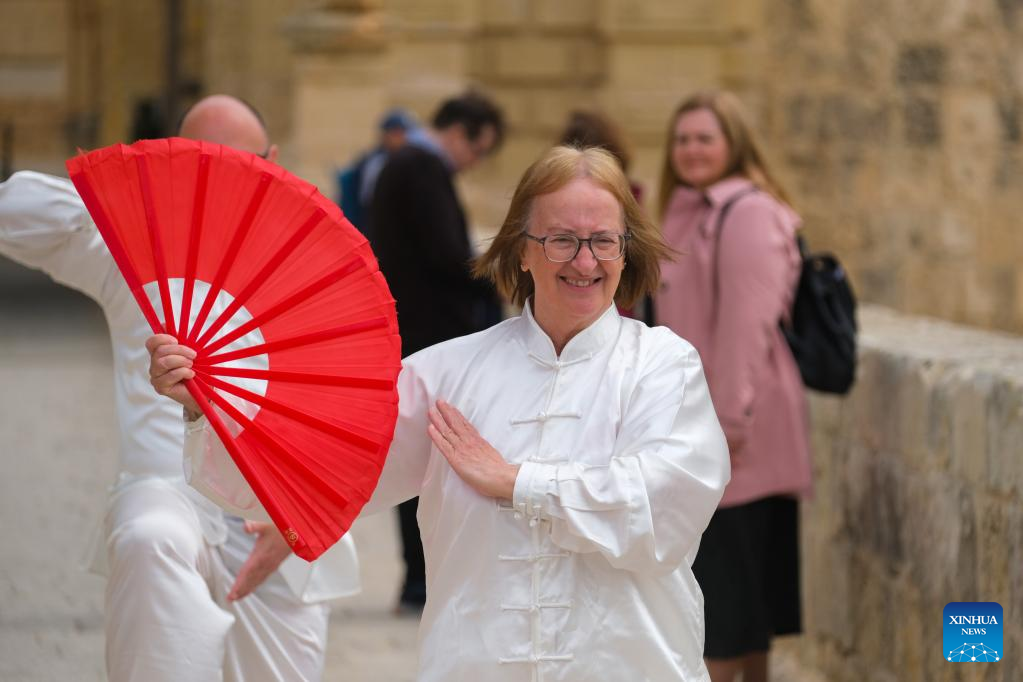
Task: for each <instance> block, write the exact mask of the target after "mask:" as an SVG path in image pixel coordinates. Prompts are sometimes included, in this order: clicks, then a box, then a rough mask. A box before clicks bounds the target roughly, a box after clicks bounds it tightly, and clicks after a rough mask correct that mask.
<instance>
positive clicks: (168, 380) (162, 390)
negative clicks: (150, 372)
mask: <svg viewBox="0 0 1023 682" xmlns="http://www.w3.org/2000/svg"><path fill="white" fill-rule="evenodd" d="M194 378H195V371H194V370H193V369H191V368H190V367H179V368H177V369H172V370H171V371H169V372H164V373H163V374H161V375H160V376H156V377H152V378H151V379H150V380H149V383H150V384H152V385H153V388H154V389H156V392H157V393H159V394H160V395H168V394H169V393H170V392H171V391H172V390H173V389H174V387H175V386H177V385H178V384H180V383H181V382H182V381H188V380H189V379H194Z"/></svg>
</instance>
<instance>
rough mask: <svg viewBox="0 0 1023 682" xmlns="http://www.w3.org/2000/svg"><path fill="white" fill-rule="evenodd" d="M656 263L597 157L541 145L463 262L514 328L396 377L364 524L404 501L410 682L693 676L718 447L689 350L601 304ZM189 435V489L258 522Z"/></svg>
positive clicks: (647, 235) (655, 272)
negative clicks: (419, 611) (703, 542)
mask: <svg viewBox="0 0 1023 682" xmlns="http://www.w3.org/2000/svg"><path fill="white" fill-rule="evenodd" d="M666 252H667V249H666V247H665V245H664V243H663V241H662V240H661V237H660V234H659V231H658V230H657V229H656V228H655V227H654V226H653V225H652V224H650V223H649V222H648V221H647V220H646V219H645V218H644V217H643V214H642V212H641V210H640V208H639V206H638V205H637V204H636V202H635V200H634V199H633V197H632V194H631V192H630V191H629V184H628V181H627V180H626V179H625V177H624V176H623V175H622V173H621V171H620V170H619V168H618V165H617V164H616V162H615V161H614V159H613V158H612V157H611V156H610V155H608V154H607V153H605V152H603V151H600V150H596V149H585V150H577V149H570V148H566V147H556V148H554V149H553V150H551V151H550V152H548V153H547V154H546V155H545V156H544V157H543V158H541V159H540V160H539V161H537V162H536V163H534V164H533V165H532V166H531V167H530V168H529V169H528V170H527V171H526V173H525V175H524V176H523V178H522V180H521V181H520V183H519V186H518V188H517V190H516V192H515V195H514V197H513V199H512V203H511V207H510V209H509V213H508V216H507V218H506V219H505V222H504V224H503V225H502V227H501V230H500V233H499V234H498V236H497V238H496V239H495V241H494V243H493V245H492V246H491V248H490V250H489V251H488V253H487V254H486V255H484V256H483V257H482V258H481V259H480V261H479V263H478V264H477V272H478V273H479V274H480V275H483V276H487V277H490V278H491V279H492V280H493V281H494V282H495V283H496V285H497V286H498V288H499V289H500V290H501V291H502V293H503V294H504V295H506V296H507V297H509V298H510V299H512V300H513V301H515V302H517V303H520V304H523V306H524V308H523V312H522V314H521V315H520V316H519V317H517V318H514V319H511V320H507V321H505V322H503V323H501V324H498V325H497V326H495V327H492V328H490V329H488V330H486V331H484V332H480V333H478V334H473V335H471V336H465V337H462V338H459V339H454V340H452V341H448V342H445V343H441V344H438V345H436V346H433V347H431V348H427V349H425V350H423V351H421V352H419V353H416V354H415V355H412V356H411V357H409V358H407V359H406V360H405V365H404V369H403V370H402V373H401V376H400V378H399V393H400V396H401V398H400V415H399V418H398V424H397V428H396V429H395V438H394V442H393V444H392V446H391V449H390V452H389V454H388V458H387V463H386V465H385V467H384V471H383V475H382V476H381V479H380V484H379V486H378V488H377V490H376V493H375V494H374V496H373V499H372V500H371V501H370V503H369V505H368V506H367V508H366V511H367V512H371V511H375V510H379V509H382V508H386V507H390V506H392V505H394V504H397V503H399V502H401V501H402V500H405V499H408V498H410V497H412V496H414V495H419V496H420V503H419V505H420V506H419V524H420V527H421V529H422V536H423V546H424V549H425V554H426V567H427V594H428V595H429V599H428V601H427V603H426V609H425V611H424V612H423V620H422V627H421V634H420V661H419V664H420V673H419V679H421V680H429V681H435V680H436V681H440V680H443V681H445V682H451V681H455V680H466V681H469V680H472V681H473V682H475V681H477V680H488V681H490V682H505V681H507V682H513V681H515V682H519V681H521V682H525V681H528V680H536V681H540V680H545V681H550V680H579V681H583V680H597V679H602V680H630V682H631V681H639V680H656V681H657V682H663V681H665V680H708V679H709V678H708V677H707V672H706V669H705V668H704V664H703V598H702V596H701V594H700V589H699V587H698V586H697V584H696V581H695V580H694V578H693V574H692V571H691V570H690V566H691V564H692V562H693V558H694V557H695V555H696V551H697V549H698V547H699V540H700V535H701V533H702V532H703V530H704V528H705V526H706V525H707V522H708V520H709V519H710V516H711V514H712V513H713V511H714V509H715V507H716V506H717V503H718V500H719V498H720V497H721V494H722V491H723V490H724V487H725V484H726V483H727V482H728V477H729V463H728V450H727V446H726V444H725V439H724V436H723V435H722V432H721V428H720V426H719V424H718V421H717V417H716V416H715V414H714V408H713V406H712V405H711V401H710V396H709V394H708V392H707V383H706V381H705V379H704V375H703V368H702V366H701V364H700V359H699V357H698V355H697V353H696V351H695V350H694V349H693V347H692V346H690V345H689V343H687V342H686V341H684V340H682V339H680V338H679V337H678V336H676V335H674V334H673V333H672V332H670V331H668V330H667V329H664V328H656V329H650V328H648V327H646V326H645V325H643V324H642V323H640V322H637V321H635V320H630V319H623V318H622V317H620V316H619V314H618V312H617V310H616V308H615V305H614V302H615V301H616V300H617V302H618V303H620V304H623V305H626V306H627V305H630V304H631V303H632V302H633V301H634V300H635V299H636V298H638V297H639V296H642V295H643V294H645V293H647V292H649V291H651V290H653V289H654V288H655V287H656V285H657V282H658V277H659V264H658V261H659V260H660V259H661V258H663V257H664V256H665V254H666ZM437 304H438V305H443V304H444V302H443V301H438V302H437ZM149 346H150V349H151V350H152V351H153V360H152V374H153V376H154V379H153V384H154V386H155V387H156V389H157V390H158V391H159V392H160V393H162V394H164V395H170V396H171V397H174V398H176V399H179V400H180V401H181V402H183V403H184V404H185V405H186V407H187V408H189V410H191V411H192V412H193V413H195V412H198V409H197V408H198V406H197V405H196V404H195V403H194V402H191V401H190V398H189V397H188V395H187V392H186V391H184V389H183V386H182V385H180V382H181V380H182V379H185V378H188V377H190V376H191V372H192V370H191V369H190V365H191V361H190V359H189V358H188V355H189V353H190V351H187V349H184V347H182V346H178V345H176V344H175V343H174V342H173V339H172V338H171V337H167V336H160V337H153V338H152V339H150V343H149ZM188 430H189V437H188V442H187V444H186V457H187V458H188V459H189V460H190V462H189V463H190V467H191V471H192V480H191V482H192V485H194V486H196V487H197V488H198V489H200V490H201V491H203V492H204V493H206V494H207V495H209V496H210V497H213V498H215V499H217V500H219V501H220V502H221V503H222V504H224V503H226V504H227V506H229V507H230V508H231V509H232V510H233V511H235V512H238V513H242V514H247V515H251V514H258V513H259V512H261V511H262V510H261V509H260V508H259V503H258V501H257V500H256V499H255V497H254V496H253V494H252V492H251V490H250V489H249V488H248V486H247V485H246V484H245V481H244V480H243V479H242V478H241V476H240V475H238V474H237V470H236V469H234V467H233V466H232V465H231V462H230V459H229V458H228V456H227V454H226V453H225V451H224V450H223V448H222V447H221V446H220V444H219V442H218V441H217V439H216V438H215V437H212V436H211V434H210V432H209V430H208V428H207V427H206V425H205V419H199V420H197V421H195V422H193V423H192V424H190V425H189V429H188ZM225 472H226V473H225Z"/></svg>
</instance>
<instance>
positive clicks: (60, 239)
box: [0, 171, 122, 304]
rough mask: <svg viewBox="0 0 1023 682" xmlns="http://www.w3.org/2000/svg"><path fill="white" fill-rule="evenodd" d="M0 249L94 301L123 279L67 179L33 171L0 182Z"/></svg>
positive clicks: (106, 294) (102, 298)
mask: <svg viewBox="0 0 1023 682" xmlns="http://www.w3.org/2000/svg"><path fill="white" fill-rule="evenodd" d="M0 254H3V255H4V256H7V257H8V258H11V259H12V260H14V261H17V262H18V263H21V264H22V265H26V266H28V267H30V268H35V269H37V270H42V271H43V272H45V273H46V274H48V275H49V276H50V277H52V278H53V279H54V281H56V282H59V283H61V284H64V285H67V286H69V287H72V288H74V289H77V290H79V291H81V292H82V293H84V294H86V295H87V296H89V297H91V298H93V299H94V300H96V301H97V302H99V303H101V304H102V303H103V301H104V300H105V299H107V298H109V297H110V296H111V294H112V292H113V290H114V287H116V286H117V285H119V284H121V283H122V280H121V277H120V274H119V273H118V272H117V268H116V266H115V265H114V261H113V258H111V257H110V252H109V251H108V250H107V247H106V244H104V243H103V239H102V238H101V237H100V235H99V232H98V231H97V230H96V227H95V225H94V224H93V222H92V219H91V218H90V217H89V212H88V211H87V210H86V208H85V205H84V204H83V203H82V200H81V199H80V198H79V197H78V193H77V192H75V189H74V187H73V186H72V185H71V183H70V182H69V181H67V180H64V179H63V178H58V177H54V176H52V175H44V174H42V173H35V172H32V171H21V172H19V173H15V174H14V175H13V176H12V177H11V178H10V179H9V180H7V181H6V182H4V183H0Z"/></svg>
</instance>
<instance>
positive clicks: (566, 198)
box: [522, 178, 625, 337]
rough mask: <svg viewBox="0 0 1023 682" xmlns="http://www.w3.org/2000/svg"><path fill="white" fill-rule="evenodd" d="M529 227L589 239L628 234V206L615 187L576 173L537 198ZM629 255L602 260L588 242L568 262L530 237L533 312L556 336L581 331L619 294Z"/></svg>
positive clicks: (527, 262)
mask: <svg viewBox="0 0 1023 682" xmlns="http://www.w3.org/2000/svg"><path fill="white" fill-rule="evenodd" d="M528 233H529V234H531V235H533V236H534V237H539V238H543V237H551V236H554V235H574V236H576V237H578V238H580V239H587V238H591V237H594V236H598V237H599V236H602V235H618V236H619V237H620V235H623V234H624V233H625V225H624V221H623V216H622V207H621V206H620V205H619V203H618V200H617V199H616V198H615V196H614V195H613V194H611V192H609V191H607V190H606V189H604V188H603V187H601V186H599V185H597V184H596V183H595V182H593V181H592V180H590V179H589V178H576V179H574V180H572V182H570V183H568V184H567V185H565V186H564V187H562V188H561V189H559V190H558V191H556V192H551V193H550V194H541V195H540V196H538V197H536V199H534V200H533V206H532V211H531V212H530V218H529V230H528ZM624 263H625V259H624V258H618V259H616V260H597V259H596V258H595V257H594V255H593V253H592V251H591V250H590V249H589V248H588V247H587V245H586V244H580V248H579V253H577V254H576V256H575V258H573V259H572V260H570V261H568V262H565V263H554V262H551V261H550V260H548V259H547V257H546V256H545V255H544V249H543V246H541V245H540V244H539V243H537V242H535V241H533V240H531V239H527V240H526V245H525V252H524V253H523V255H522V265H523V267H524V268H525V269H527V270H528V271H529V273H530V274H531V275H532V277H533V284H534V286H535V289H536V291H535V294H534V297H533V312H534V315H535V317H536V320H537V322H538V323H539V324H540V326H541V327H542V328H543V329H544V330H545V331H546V332H547V333H548V334H550V335H551V336H552V337H554V336H558V335H561V334H571V333H574V332H578V331H581V330H582V329H585V328H586V327H588V326H589V325H590V324H591V323H593V322H594V321H596V319H597V318H598V317H600V316H601V314H603V312H604V311H605V310H607V308H608V307H609V306H610V305H611V302H612V301H613V300H614V295H615V291H616V290H617V289H618V282H619V280H621V277H622V269H623V267H624Z"/></svg>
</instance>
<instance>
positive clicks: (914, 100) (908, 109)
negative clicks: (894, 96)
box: [902, 95, 943, 147]
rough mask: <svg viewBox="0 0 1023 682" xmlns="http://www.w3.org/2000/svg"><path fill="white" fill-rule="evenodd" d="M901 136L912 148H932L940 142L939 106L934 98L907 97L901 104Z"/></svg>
mask: <svg viewBox="0 0 1023 682" xmlns="http://www.w3.org/2000/svg"><path fill="white" fill-rule="evenodd" d="M902 118H903V131H904V132H903V134H904V136H905V140H906V143H907V144H909V145H911V146H914V147H933V146H937V145H938V144H939V143H940V142H941V141H942V135H943V130H942V127H941V104H940V103H939V102H938V101H937V100H936V99H934V98H931V97H924V96H918V95H908V96H906V97H905V98H904V99H903V102H902Z"/></svg>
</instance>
